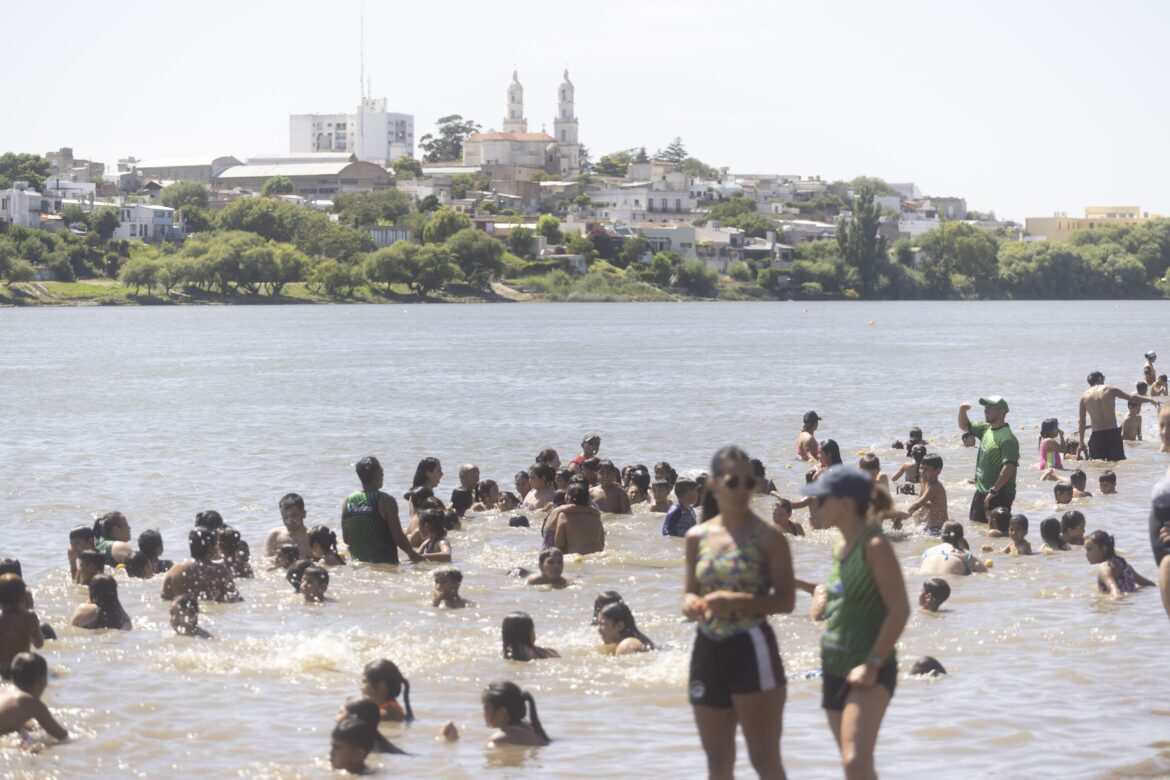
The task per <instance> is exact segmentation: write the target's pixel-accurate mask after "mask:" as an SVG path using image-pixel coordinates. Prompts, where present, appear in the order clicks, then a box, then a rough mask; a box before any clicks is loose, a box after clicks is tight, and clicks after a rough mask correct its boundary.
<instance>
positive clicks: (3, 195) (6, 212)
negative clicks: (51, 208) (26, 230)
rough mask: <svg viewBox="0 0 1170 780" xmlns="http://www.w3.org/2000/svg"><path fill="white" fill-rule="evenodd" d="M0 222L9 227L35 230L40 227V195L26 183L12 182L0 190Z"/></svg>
mask: <svg viewBox="0 0 1170 780" xmlns="http://www.w3.org/2000/svg"><path fill="white" fill-rule="evenodd" d="M0 221H3V222H6V223H7V224H9V225H21V226H23V227H32V228H37V227H40V226H41V193H39V192H37V191H36V190H34V189H31V188H30V187H29V186H28V182H26V181H18V182H13V184H12V186H11V187H9V188H8V189H6V190H0Z"/></svg>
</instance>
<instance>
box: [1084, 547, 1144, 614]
mask: <svg viewBox="0 0 1170 780" xmlns="http://www.w3.org/2000/svg"><path fill="white" fill-rule="evenodd" d="M1085 559H1086V560H1087V561H1088V562H1089V563H1091V564H1094V565H1095V566H1096V567H1097V590H1099V591H1100V592H1102V593H1108V594H1110V595H1112V596H1113V597H1114V598H1116V597H1117V596H1120V595H1121V594H1123V593H1133V592H1134V591H1136V590H1137V589H1138V588H1148V587H1151V586H1154V585H1156V583H1153V582H1151V581H1150V580H1147V579H1146V578H1145V577H1143V576H1142V575H1140V574H1138V573H1137V572H1136V571H1134V570H1133V567H1132V566H1130V565H1129V563H1127V562H1126V560H1125V558H1122V557H1121V556H1120V555H1118V554H1117V551H1116V549H1115V546H1114V542H1113V537H1112V536H1110V535H1109V534H1107V533H1105V532H1104V531H1094V532H1093V533H1091V534H1089V535H1088V537H1086V539H1085Z"/></svg>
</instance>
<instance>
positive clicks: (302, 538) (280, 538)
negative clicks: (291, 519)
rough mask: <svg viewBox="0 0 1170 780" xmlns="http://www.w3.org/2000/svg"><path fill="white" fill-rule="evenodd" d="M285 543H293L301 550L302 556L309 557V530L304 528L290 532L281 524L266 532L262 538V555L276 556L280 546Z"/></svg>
mask: <svg viewBox="0 0 1170 780" xmlns="http://www.w3.org/2000/svg"><path fill="white" fill-rule="evenodd" d="M286 544H295V545H296V546H297V549H298V550H300V552H301V557H302V558H308V557H309V531H308V529H304V530H302V531H300V532H299V533H297V534H295V535H294V534H292V533H291V532H289V530H288V529H287V528H285V527H284V526H283V525H282V526H280V527H279V528H273V529H272V530H271V531H269V532H268V537H267V538H266V539H265V540H264V555H265V556H266V557H268V558H274V557H276V554H277V553H278V552H280V548H281V547H282V546H284V545H286Z"/></svg>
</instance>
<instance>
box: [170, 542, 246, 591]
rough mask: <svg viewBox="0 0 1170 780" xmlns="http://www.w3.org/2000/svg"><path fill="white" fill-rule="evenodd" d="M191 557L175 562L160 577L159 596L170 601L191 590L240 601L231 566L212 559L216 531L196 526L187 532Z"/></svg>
mask: <svg viewBox="0 0 1170 780" xmlns="http://www.w3.org/2000/svg"><path fill="white" fill-rule="evenodd" d="M187 542H188V544H189V545H190V548H191V559H190V560H186V561H183V562H182V563H176V564H175V565H174V566H172V567H171V570H170V571H168V572H167V575H166V577H165V578H164V579H163V588H162V598H163V599H165V600H166V601H170V600H171V599H173V598H175V597H176V596H182V595H183V594H184V593H190V594H191V595H193V596H195V597H196V598H200V599H211V600H212V601H239V600H240V593H239V591H237V590H236V582H235V579H233V578H232V573H231V570H229V569H228V567H227V566H225V565H224V564H222V563H217V562H215V561H212V560H211V551H212V550H214V549H215V534H214V533H213V532H211V531H209V530H208V529H206V528H196V529H195V530H193V531H191V533H190V534H189V535H188V536H187Z"/></svg>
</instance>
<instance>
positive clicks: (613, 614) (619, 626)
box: [597, 601, 654, 655]
mask: <svg viewBox="0 0 1170 780" xmlns="http://www.w3.org/2000/svg"><path fill="white" fill-rule="evenodd" d="M597 633H598V634H599V635H600V636H601V641H602V642H604V643H605V645H606V647H607V648H610V649H611V650H612V652H613V654H614V655H629V654H630V653H644V652H646V651H648V650H653V649H654V643H653V642H651V641H650V637H648V636H646V635H645V634H643V633H642V632H641V631H639V630H638V626H637V624H635V623H634V613H633V612H631V611H630V608H629V606H627V605H626V602H624V601H617V602H614V603H612V604H607V605H606V606H604V607H602V609H601V612H600V613H599V614H598V616H597Z"/></svg>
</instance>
